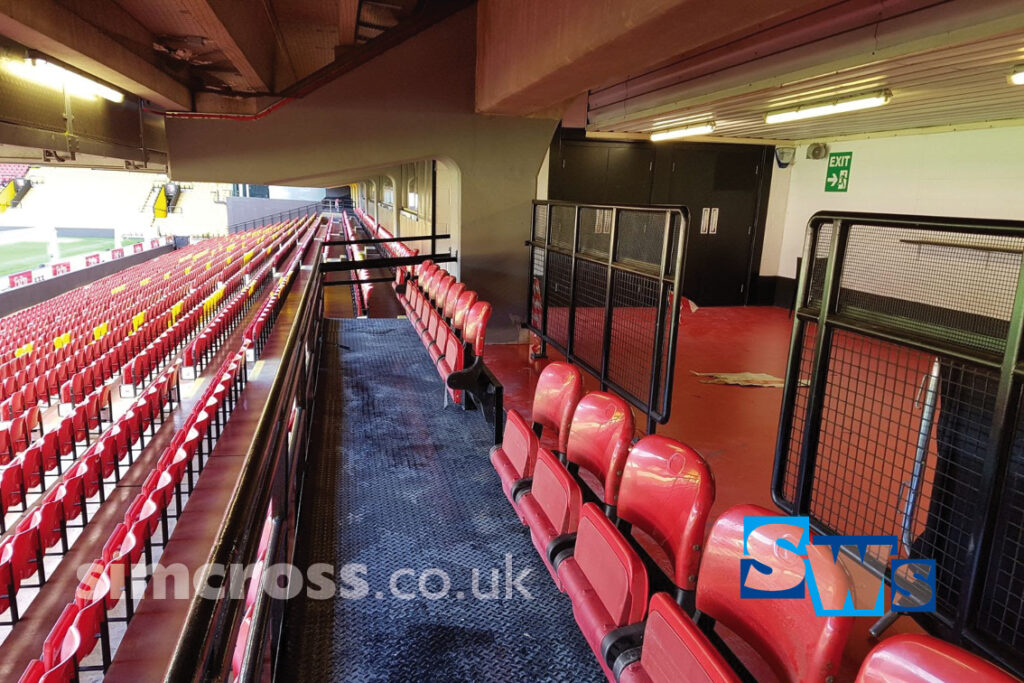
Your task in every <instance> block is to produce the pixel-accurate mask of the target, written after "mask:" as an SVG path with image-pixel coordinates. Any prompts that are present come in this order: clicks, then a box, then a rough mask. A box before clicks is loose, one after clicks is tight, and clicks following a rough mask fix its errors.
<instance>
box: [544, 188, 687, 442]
mask: <svg viewBox="0 0 1024 683" xmlns="http://www.w3.org/2000/svg"><path fill="white" fill-rule="evenodd" d="M686 220H687V213H686V209H685V208H679V207H675V208H672V207H659V206H596V205H580V204H572V203H569V202H554V201H537V202H534V213H533V227H532V230H531V235H532V238H531V239H530V240H529V241H528V242H527V246H529V247H530V252H531V255H530V291H529V315H528V316H527V321H528V322H527V325H526V326H527V328H528V329H530V330H531V331H532V332H533V333H534V334H536V335H537V336H538V337H539V338H540V340H541V345H542V347H541V353H542V354H543V352H544V347H545V346H546V345H547V344H550V345H551V346H553V347H554V348H555V349H557V350H558V351H559V352H560V353H562V354H563V355H565V357H566V358H567V359H569V360H570V361H572V362H574V363H576V364H578V365H579V366H580V367H582V368H584V369H585V370H587V371H588V372H590V373H591V374H592V375H594V376H595V377H597V378H598V379H599V380H600V382H601V387H602V389H606V390H607V389H610V390H612V391H614V392H615V393H617V394H619V395H620V396H622V397H623V398H624V399H626V400H627V401H629V402H630V403H631V404H632V405H633V406H634V407H635V408H637V409H638V410H640V411H641V412H643V413H644V414H645V415H646V416H647V431H648V432H654V429H655V425H656V424H659V423H660V424H664V423H665V422H666V421H667V420H668V417H669V409H670V403H671V401H670V399H671V395H672V376H673V372H672V370H673V368H674V364H675V343H676V333H677V330H678V325H679V299H678V297H676V296H674V293H675V292H677V291H679V285H680V282H681V274H682V270H683V266H682V263H683V256H684V254H685V248H684V241H685V239H686V229H685V228H686Z"/></svg>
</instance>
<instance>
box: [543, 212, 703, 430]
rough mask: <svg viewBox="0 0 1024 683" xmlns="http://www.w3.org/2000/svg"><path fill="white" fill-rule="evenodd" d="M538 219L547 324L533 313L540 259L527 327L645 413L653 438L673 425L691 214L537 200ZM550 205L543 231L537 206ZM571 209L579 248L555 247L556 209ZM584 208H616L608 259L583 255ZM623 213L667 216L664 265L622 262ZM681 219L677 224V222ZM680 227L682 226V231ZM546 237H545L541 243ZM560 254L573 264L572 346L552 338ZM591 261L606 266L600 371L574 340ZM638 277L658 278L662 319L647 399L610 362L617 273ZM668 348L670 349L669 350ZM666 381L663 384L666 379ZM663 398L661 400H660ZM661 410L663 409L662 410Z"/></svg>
mask: <svg viewBox="0 0 1024 683" xmlns="http://www.w3.org/2000/svg"><path fill="white" fill-rule="evenodd" d="M533 206H534V209H533V217H532V220H531V233H530V239H529V240H527V241H526V246H528V247H530V250H531V256H532V254H533V252H534V250H540V251H541V252H543V254H544V283H545V284H544V286H543V287H542V289H541V309H542V316H541V325H540V327H537V326H536V325H534V324H533V322H532V317H533V316H532V315H531V314H530V313H529V311H530V308H531V306H532V299H533V278H534V274H533V267H534V265H533V264H534V261H533V259H532V258H531V260H530V269H531V271H530V277H529V278H527V311H528V314H527V315H526V317H525V320H526V323H525V327H526V328H527V329H529V330H530V331H531V332H533V333H534V334H536V335H537V336H538V337H539V338H540V340H541V345H542V348H541V355H542V356H543V355H544V351H545V349H546V346H547V345H551V346H553V347H554V348H555V349H557V350H558V351H559V353H561V354H562V355H564V356H565V357H566V359H567V360H569V361H570V362H572V363H575V364H577V365H579V366H580V367H581V368H583V369H584V370H586V371H587V372H589V373H590V374H591V375H593V376H594V377H596V378H597V379H598V381H600V383H601V389H602V390H603V391H606V390H608V389H611V390H612V391H614V392H615V393H616V394H618V395H619V396H621V397H622V398H623V399H624V400H626V401H627V402H629V403H630V404H631V405H632V406H633V407H635V408H636V409H637V410H639V411H640V412H642V413H643V414H644V415H645V416H646V418H647V420H646V428H647V433H648V434H653V433H654V432H655V429H656V425H658V424H665V423H666V422H668V419H669V415H670V412H671V403H672V384H673V375H674V370H675V355H676V338H677V334H678V329H679V310H680V298H681V296H680V290H681V288H682V282H683V264H684V263H685V252H686V234H687V225H688V223H689V211H688V210H687V208H686V207H685V206H648V205H626V204H620V205H608V204H578V203H575V202H563V201H550V200H534V202H533ZM538 206H547V207H549V208H548V211H547V213H546V216H547V218H546V221H547V224H546V225H544V226H543V230H542V231H541V232H539V233H538V226H537V207H538ZM556 206H563V207H571V208H572V209H573V210H574V211H575V217H574V227H573V246H572V248H571V249H566V248H564V247H561V246H558V245H554V244H552V243H551V239H550V237H551V236H550V234H549V233H550V227H551V215H552V213H553V212H552V210H551V207H556ZM582 209H594V210H610V211H611V212H612V223H611V232H610V236H609V244H608V255H607V257H606V258H604V259H601V258H596V257H594V256H591V255H589V254H586V253H583V252H582V250H581V248H580V213H581V210H582ZM623 211H634V212H641V211H642V212H649V213H661V214H664V216H665V229H664V233H663V238H662V245H661V250H660V254H661V263H660V264H659V265H658V266H656V267H654V268H650V269H644V268H639V267H635V266H630V265H627V264H625V263H622V262H617V261H616V255H617V247H618V240H617V238H618V227H619V217H620V214H621V212H623ZM674 221H677V222H674ZM676 226H678V227H676ZM538 234H539V235H542V236H543V239H537V236H538ZM673 234H676V238H677V240H676V244H675V245H673V244H672V236H673ZM673 246H674V247H675V259H674V263H670V258H672V253H673ZM551 253H559V254H562V255H565V256H568V257H569V258H570V259H571V261H570V270H569V273H570V275H569V294H568V299H569V306H568V327H567V330H568V331H567V335H566V343H565V344H564V345H563V344H561V343H560V342H559V341H557V340H555V339H553V338H552V337H551V336H550V335H549V334H548V330H547V327H548V287H547V277H548V273H549V272H550V268H549V266H550V254H551ZM580 261H587V262H590V263H594V264H598V265H600V266H603V267H605V269H606V270H605V277H606V281H605V289H604V330H603V332H602V339H601V367H600V368H597V367H594V366H593V365H592V364H591V363H589V362H588V361H586V360H585V359H583V358H581V357H580V356H579V355H577V354H576V353H575V349H574V339H575V327H576V315H575V312H576V304H577V294H578V292H577V291H576V273H577V267H576V266H577V263H578V262H580ZM617 272H618V273H632V274H634V275H639V276H642V277H646V278H655V279H657V281H658V305H657V319H656V322H655V332H654V344H653V346H654V348H653V351H652V358H651V364H650V368H651V372H650V377H649V378H648V379H647V382H646V384H647V387H648V391H647V395H646V396H636V395H634V394H633V393H631V392H630V391H629V390H627V389H626V388H624V387H623V386H621V385H620V384H619V383H617V382H615V381H614V380H612V379H611V378H610V377H609V367H608V361H609V356H610V353H611V349H612V344H613V341H614V340H613V339H612V313H613V310H614V306H613V301H612V291H613V290H612V286H613V279H614V277H615V273H617ZM669 287H671V297H670V300H668V299H669V297H666V292H667V290H668V288H669ZM666 313H668V319H667V322H668V329H667V330H666V329H665V327H666V325H665V323H666ZM666 344H667V349H666ZM663 359H665V360H667V363H668V367H666V368H662V361H663ZM663 376H664V378H665V381H664V383H663V385H662V382H661V378H662V377H663ZM659 399H660V400H659ZM659 406H660V409H659Z"/></svg>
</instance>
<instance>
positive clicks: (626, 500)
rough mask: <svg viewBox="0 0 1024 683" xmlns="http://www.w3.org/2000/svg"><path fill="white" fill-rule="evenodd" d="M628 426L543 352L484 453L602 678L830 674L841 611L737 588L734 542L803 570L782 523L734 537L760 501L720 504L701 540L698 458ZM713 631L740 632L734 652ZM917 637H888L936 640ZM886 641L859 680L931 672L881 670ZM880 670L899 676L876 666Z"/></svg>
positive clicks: (625, 417)
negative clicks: (523, 411) (743, 594)
mask: <svg viewBox="0 0 1024 683" xmlns="http://www.w3.org/2000/svg"><path fill="white" fill-rule="evenodd" d="M570 416H571V417H570ZM633 429H634V425H633V418H632V413H631V411H630V409H629V406H628V405H627V404H626V403H625V402H624V401H622V400H621V399H619V398H618V397H616V396H613V395H610V394H606V393H602V392H593V393H589V394H586V395H584V394H583V388H582V377H581V375H580V372H579V370H578V369H577V368H575V367H574V366H572V365H570V364H567V363H551V364H549V365H548V366H547V367H546V368H545V369H544V371H543V372H542V373H541V376H540V378H539V380H538V383H537V389H536V393H535V395H534V403H533V414H532V423H528V422H527V421H526V420H525V419H524V418H523V417H522V415H520V414H519V413H518V412H516V411H514V410H510V411H509V412H508V414H507V418H506V428H505V435H504V440H503V442H502V444H501V446H499V447H496V448H495V449H493V450H492V452H491V462H492V464H493V466H494V468H495V470H496V471H497V472H498V474H499V478H500V479H501V483H502V488H503V490H504V492H505V495H506V497H507V498H508V500H509V502H510V503H511V504H512V506H513V508H514V510H515V511H516V513H517V515H518V516H519V518H520V520H521V521H522V522H523V523H524V524H525V525H526V526H527V527H528V528H529V530H530V533H531V537H532V539H533V543H534V546H535V547H536V549H537V550H538V552H539V553H540V555H541V557H542V559H543V561H544V563H545V565H546V566H547V568H548V570H549V572H550V573H551V575H552V577H553V579H554V580H555V582H556V584H557V585H558V587H559V588H560V589H561V590H562V591H563V592H565V593H566V594H568V596H569V597H570V599H571V601H572V609H573V614H574V616H575V618H576V621H577V624H578V625H579V626H580V629H581V631H582V633H583V635H584V637H585V638H586V640H587V642H588V643H589V645H590V647H591V649H592V650H593V652H594V654H595V656H596V657H597V659H598V661H599V663H600V665H601V667H602V669H603V671H604V673H605V675H606V677H607V678H608V680H610V681H633V682H636V681H657V682H668V681H682V680H707V681H739V680H754V679H755V676H754V675H753V674H752V671H756V672H758V673H761V672H763V671H764V670H769V671H770V672H771V673H772V674H774V676H776V677H777V678H778V679H779V680H790V681H831V680H834V679H835V676H836V675H837V674H838V673H839V671H840V666H841V661H842V654H843V650H844V648H845V645H846V641H847V637H848V635H849V632H850V628H851V626H852V618H851V617H835V616H833V617H817V616H816V615H815V611H814V605H813V602H812V600H811V599H810V598H809V597H808V598H805V599H802V600H801V599H795V600H789V599H761V600H743V599H741V598H740V586H741V584H742V583H743V578H742V576H741V574H742V572H741V562H740V559H741V558H742V557H743V555H744V550H746V551H747V552H748V553H749V555H750V556H753V557H765V556H769V555H774V561H773V563H774V565H775V566H776V569H775V571H779V570H780V568H781V571H782V572H783V573H784V574H785V575H787V576H789V575H792V576H794V577H802V576H803V574H804V564H803V559H802V558H800V557H797V556H796V555H795V554H791V553H784V554H781V555H780V554H779V553H776V552H775V548H776V547H777V546H776V542H777V541H778V540H779V538H780V536H781V537H783V538H786V539H787V540H788V541H789V542H790V543H792V544H794V546H795V545H796V544H797V543H798V542H799V539H797V538H795V537H793V534H792V527H785V526H782V527H775V528H774V531H775V532H779V530H780V529H782V530H784V531H783V532H781V533H774V534H773V533H770V532H769V530H770V529H773V527H771V525H768V526H767V527H766V526H762V527H760V528H759V529H757V530H755V531H753V532H752V533H750V534H749V535H745V530H744V519H745V518H747V517H750V516H762V517H771V516H776V513H773V512H771V511H769V510H766V509H764V508H761V507H758V506H755V505H739V506H735V507H733V508H730V509H729V510H727V511H725V512H724V513H723V514H722V515H721V516H720V517H719V518H718V519H717V520H716V521H715V523H714V524H713V526H712V528H711V531H710V533H709V534H708V535H707V538H706V539H705V528H706V526H707V520H708V516H709V514H710V510H711V506H712V503H713V502H714V481H713V478H712V474H711V471H710V469H709V467H708V465H707V463H706V462H705V461H704V459H703V458H702V457H701V456H700V455H699V454H698V453H697V452H696V451H694V450H693V449H691V448H689V447H687V446H685V445H684V444H681V443H679V442H677V441H674V440H672V439H669V438H666V437H662V436H656V435H651V436H645V437H643V438H641V439H640V440H638V441H637V442H636V443H633V442H632V437H633ZM552 449H554V451H552ZM556 454H557V455H556ZM787 529H788V530H789V531H785V530H787ZM787 534H788V535H787ZM808 557H809V559H810V561H811V563H812V565H813V566H814V569H815V578H816V582H817V584H818V587H819V589H820V591H821V592H822V593H823V594H829V595H834V596H838V597H839V598H840V599H842V596H845V595H847V594H848V592H849V585H848V580H847V577H846V575H845V573H844V572H843V571H842V569H841V568H840V567H839V566H838V565H837V564H836V563H835V562H834V560H833V558H832V557H831V551H830V550H829V549H827V548H825V547H823V546H813V545H809V546H808ZM780 566H781V567H780ZM791 583H792V582H790V583H787V585H791ZM721 627H724V629H723V628H721ZM723 634H726V635H727V636H728V638H738V639H740V640H741V641H743V643H744V646H743V647H742V648H738V649H739V650H740V652H735V651H734V650H733V649H732V648H731V647H730V646H729V645H727V644H726V639H725V638H723ZM921 643H922V641H918V642H917V643H916V644H908V643H905V642H904V643H896V644H894V645H889V646H888V647H889V648H893V650H895V649H899V648H902V649H907V648H917V650H918V651H920V650H921V648H922V647H924V648H928V647H931V648H938V649H943V648H951V647H952V646H948V645H936V644H934V643H932V642H931V641H927V642H926V643H925V644H924V645H922V644H921ZM883 646H885V644H883ZM954 649H955V648H954ZM893 650H887V651H883V652H882V654H878V655H875V656H873V657H869V658H868V661H867V662H865V664H864V669H863V670H862V672H861V678H860V679H859V680H863V681H878V680H904V681H933V680H940V679H937V678H934V677H930V674H920V673H917V674H915V676H911V675H910V673H911V670H912V667H905V668H904V669H899V667H895V668H894V666H893V664H892V662H890V661H889V660H888V659H887V657H888V656H889V655H891V653H892V651H893ZM886 652H888V653H889V654H886ZM958 657H962V658H961V659H960V661H961V662H968V663H969V665H965V667H964V669H963V671H965V672H966V671H968V670H973V669H972V667H973V668H975V669H976V670H977V671H979V672H982V671H983V672H985V676H986V677H982V678H981V679H980V680H984V681H1008V680H1012V679H1011V678H1009V677H1008V676H1007V675H1006V674H1004V673H1002V672H1001V671H1000V670H999V669H997V668H995V667H993V666H991V665H989V664H986V663H984V662H982V661H981V660H977V658H972V656H970V655H967V654H966V653H962V655H961V654H960V653H958ZM975 660H977V661H975ZM939 666H940V668H941V667H942V666H944V665H943V664H942V663H941V662H940V663H939ZM896 671H902V674H901V676H902V677H899V678H896V677H890V678H887V676H890V675H894V673H895V672H896ZM949 680H959V678H954V679H949Z"/></svg>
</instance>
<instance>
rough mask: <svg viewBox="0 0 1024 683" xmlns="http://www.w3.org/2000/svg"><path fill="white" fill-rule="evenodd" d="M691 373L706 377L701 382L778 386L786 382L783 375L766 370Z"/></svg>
mask: <svg viewBox="0 0 1024 683" xmlns="http://www.w3.org/2000/svg"><path fill="white" fill-rule="evenodd" d="M690 373H691V374H693V375H696V376H697V377H702V378H704V379H701V380H700V383H701V384H729V385H733V386H738V387H776V388H782V386H783V385H784V384H785V383H786V381H785V380H784V379H782V378H781V377H776V376H775V375H769V374H767V373H764V372H697V371H696V370H691V371H690Z"/></svg>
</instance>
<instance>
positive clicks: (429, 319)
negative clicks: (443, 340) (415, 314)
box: [419, 306, 447, 346]
mask: <svg viewBox="0 0 1024 683" xmlns="http://www.w3.org/2000/svg"><path fill="white" fill-rule="evenodd" d="M425 313H426V319H425V320H424V322H425V325H424V328H423V329H422V330H419V333H420V340H421V341H422V342H423V345H424V346H430V344H432V343H433V342H434V340H436V339H437V337H438V334H439V332H438V328H439V327H447V326H446V325H445V324H444V321H443V320H441V314H440V313H438V312H437V311H436V310H435V309H434V307H433V306H428V307H427V309H426V311H425Z"/></svg>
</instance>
